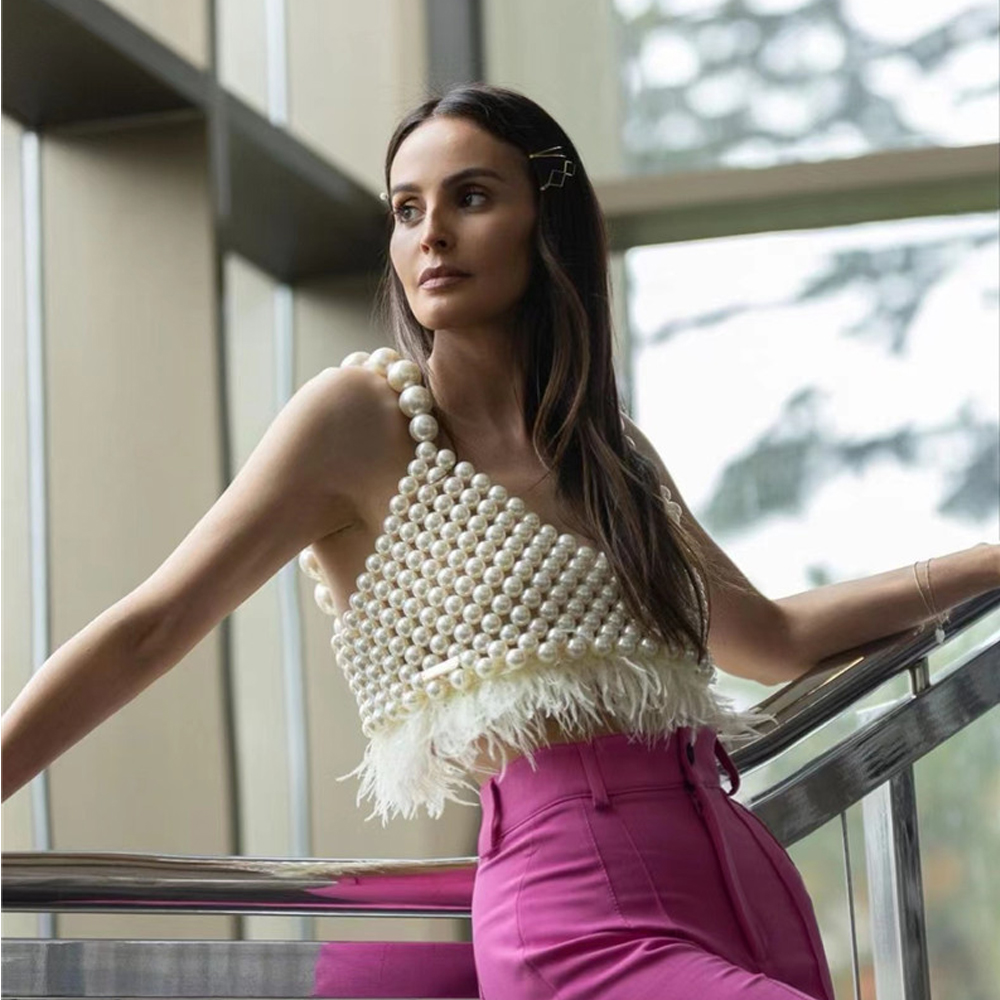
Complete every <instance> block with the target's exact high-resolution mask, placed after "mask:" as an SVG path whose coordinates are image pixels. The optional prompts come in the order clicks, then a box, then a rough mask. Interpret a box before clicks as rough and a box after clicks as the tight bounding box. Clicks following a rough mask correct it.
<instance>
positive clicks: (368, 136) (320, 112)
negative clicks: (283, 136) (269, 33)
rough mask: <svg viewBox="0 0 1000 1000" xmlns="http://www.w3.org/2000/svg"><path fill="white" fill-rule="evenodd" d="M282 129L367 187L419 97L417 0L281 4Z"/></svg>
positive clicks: (423, 48) (421, 41)
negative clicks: (284, 54) (284, 23)
mask: <svg viewBox="0 0 1000 1000" xmlns="http://www.w3.org/2000/svg"><path fill="white" fill-rule="evenodd" d="M287 34H288V63H289V102H288V107H289V125H288V127H289V131H290V132H292V133H293V134H294V135H295V136H296V137H297V138H300V139H302V140H303V141H304V142H306V143H308V144H310V145H311V146H313V147H315V148H316V149H317V150H318V151H319V152H320V153H322V155H324V156H326V157H327V158H329V159H330V160H331V161H332V162H333V163H334V164H336V166H337V167H339V168H340V169H342V170H343V171H344V172H345V173H347V174H348V175H350V176H351V177H353V178H354V179H355V180H357V181H358V182H359V183H361V184H365V185H367V186H368V187H369V188H370V189H371V190H372V191H381V190H382V188H383V186H384V185H383V182H382V160H383V157H384V155H385V147H386V145H387V143H388V140H389V136H390V134H391V133H392V129H393V126H394V125H395V123H396V120H397V119H398V118H399V117H400V116H401V115H402V114H403V112H405V111H407V110H408V109H409V108H410V107H411V105H413V104H416V103H417V102H419V101H421V100H423V98H424V96H425V94H424V90H425V81H426V79H427V56H426V53H427V41H426V28H425V24H424V5H423V3H415V2H413V0H377V2H375V0H372V2H368V3H357V4H353V3H328V2H327V0H293V2H292V3H289V4H288V28H287Z"/></svg>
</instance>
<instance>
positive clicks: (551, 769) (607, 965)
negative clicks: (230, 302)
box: [3, 85, 1000, 1000]
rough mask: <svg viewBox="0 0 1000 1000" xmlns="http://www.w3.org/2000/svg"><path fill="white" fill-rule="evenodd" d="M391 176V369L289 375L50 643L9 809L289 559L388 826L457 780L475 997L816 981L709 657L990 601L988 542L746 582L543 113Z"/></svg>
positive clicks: (992, 553) (886, 626)
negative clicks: (298, 380)
mask: <svg viewBox="0 0 1000 1000" xmlns="http://www.w3.org/2000/svg"><path fill="white" fill-rule="evenodd" d="M386 181H387V191H388V193H387V195H386V196H385V197H386V200H387V201H388V202H389V208H390V210H391V215H390V229H391V236H390V255H389V256H390V261H389V266H388V268H387V280H386V282H385V283H384V285H383V294H382V296H381V304H382V306H383V309H384V315H385V321H386V326H387V328H389V329H391V330H392V332H393V335H394V337H395V341H396V344H397V346H398V348H399V350H400V352H401V354H402V355H403V356H402V357H401V356H400V354H397V353H396V352H395V351H393V350H390V349H382V350H379V351H376V352H374V353H373V354H371V355H368V354H360V355H356V356H351V357H350V358H348V359H346V361H345V363H344V364H343V365H342V366H341V367H340V368H333V369H327V370H326V371H324V372H321V373H320V374H319V375H317V376H316V377H315V378H313V379H311V380H310V381H309V382H308V383H307V384H306V385H305V386H303V387H302V389H300V390H299V392H298V393H296V395H295V397H294V398H293V399H292V400H291V402H290V403H289V404H288V405H287V406H286V407H285V408H284V410H283V411H282V412H281V414H280V415H279V416H278V418H277V419H276V420H275V421H274V423H273V425H272V426H271V428H270V429H269V430H268V432H267V434H266V435H265V436H264V438H263V440H262V441H261V443H260V445H259V446H258V448H257V449H256V450H255V452H254V453H253V455H252V456H251V458H250V459H249V461H248V462H247V463H246V465H245V466H244V468H243V469H242V470H241V471H240V473H239V475H238V476H237V477H236V479H235V480H234V481H233V483H232V484H231V485H230V487H229V488H228V489H227V490H226V492H225V493H224V494H223V496H222V497H221V498H220V499H219V500H218V502H217V503H216V504H215V505H214V506H213V508H212V509H211V510H210V511H209V512H208V514H207V515H206V516H205V517H204V518H203V519H202V521H201V522H199V524H198V525H197V526H196V527H195V528H194V530H193V531H192V532H191V534H190V535H189V536H188V537H187V538H186V539H185V540H184V541H183V542H182V543H181V545H180V546H179V547H178V549H177V550H176V551H175V552H174V553H173V554H172V555H171V556H170V557H169V558H168V559H167V561H166V562H165V563H164V564H163V565H162V566H161V567H160V568H159V569H158V570H157V571H156V572H155V573H154V574H153V575H152V576H151V577H150V578H149V579H148V580H147V581H146V582H145V583H144V584H142V585H141V586H140V587H139V588H137V589H136V590H135V591H134V592H133V593H132V594H130V595H128V596H127V597H126V598H124V599H123V600H122V601H120V602H119V603H118V604H116V605H114V606H113V607H112V608H110V609H109V610H108V611H106V612H105V613H104V614H103V615H101V616H100V617H99V618H97V619H96V620H95V621H94V622H92V623H91V624H90V625H89V626H87V628H85V629H84V630H83V631H82V632H81V633H80V634H79V635H77V636H75V637H74V638H73V639H71V640H70V641H69V642H67V643H66V644H65V645H64V646H63V647H61V648H60V649H59V650H57V651H56V653H55V654H54V655H53V656H52V657H51V658H50V660H49V661H48V662H47V663H46V664H45V666H44V668H43V669H42V670H41V671H39V673H38V674H36V676H35V677H34V678H33V679H32V681H31V682H30V684H28V685H27V687H26V688H25V690H24V691H23V692H22V693H21V695H20V696H19V698H18V699H17V701H16V702H15V703H14V705H13V706H12V707H11V709H10V710H9V711H8V713H7V714H6V715H5V717H4V729H3V742H4V754H5V760H4V765H5V766H4V772H3V779H4V792H3V794H4V798H6V797H7V796H8V795H9V794H10V793H11V792H12V791H14V790H16V789H17V788H18V787H20V786H21V785H22V784H23V783H24V782H26V781H27V780H29V779H30V778H31V776H32V775H34V774H36V773H37V772H38V771H39V770H41V768H43V767H44V766H46V765H47V764H48V763H49V762H50V761H52V760H53V759H54V758H55V757H56V756H58V755H59V754H60V753H61V752H62V751H64V750H65V749H67V748H68V747H69V746H71V745H73V744H74V743H75V742H77V741H78V740H79V739H80V738H82V737H83V736H84V735H85V734H86V733H87V732H89V731H90V730H91V729H92V728H93V727H94V726H96V725H97V724H98V723H99V722H100V721H102V720H103V719H105V718H107V717H108V716H109V715H111V714H112V713H113V712H114V711H116V710H117V709H118V708H120V707H121V706H122V705H124V704H126V703H127V702H128V701H129V700H130V699H131V698H133V697H135V695H137V694H138V693H139V692H140V691H141V690H142V689H143V688H145V687H146V686H147V685H148V684H150V683H152V681H153V680H154V679H155V678H156V677H158V676H159V675H161V674H162V673H164V672H165V671H167V670H168V669H170V667H171V666H173V665H174V664H175V663H177V662H178V661H179V660H180V659H181V658H182V657H183V656H184V654H185V653H186V652H187V651H188V650H190V649H191V648H192V647H193V646H194V645H195V644H196V643H197V642H198V641H199V640H200V639H201V638H202V637H203V636H204V635H205V634H206V633H207V632H208V631H209V630H210V629H211V628H212V627H213V626H214V625H215V624H216V623H217V622H218V621H219V620H220V619H221V618H223V617H224V616H225V615H226V614H228V613H229V612H231V611H232V610H233V609H234V608H235V607H237V606H238V605H239V604H240V603H241V602H242V601H243V600H245V599H246V598H247V597H248V596H249V595H250V594H251V593H253V592H254V591H255V590H256V589H257V588H258V587H260V586H261V585H262V584H263V583H264V582H265V581H266V580H267V579H269V577H270V576H272V575H273V574H274V573H275V572H276V571H277V570H278V569H280V568H281V567H282V566H283V565H285V564H286V563H287V562H288V561H289V560H290V559H291V558H292V557H293V556H294V555H295V553H296V552H299V551H300V550H302V559H301V563H302V566H303V568H304V569H305V570H306V571H307V572H309V573H310V574H311V575H313V576H315V577H316V578H317V580H318V581H319V587H318V588H317V599H318V600H319V601H320V603H321V604H322V605H323V606H324V607H325V609H326V610H328V611H330V612H331V613H333V614H335V615H336V616H337V621H336V626H335V649H336V651H337V657H338V661H339V663H340V665H341V666H342V668H343V669H344V671H345V674H346V675H347V679H348V683H349V686H350V688H351V690H352V691H353V692H354V694H355V695H356V697H357V699H358V703H359V709H360V711H361V717H362V724H363V729H364V731H365V733H366V735H368V736H369V738H370V743H369V746H368V748H367V751H366V755H365V760H364V761H363V762H362V764H361V766H360V768H359V773H360V774H361V775H362V785H361V793H360V794H361V796H369V797H371V798H373V799H374V800H375V803H376V814H381V815H382V818H383V820H386V819H387V818H388V817H389V815H391V814H394V813H398V814H402V815H406V816H409V815H412V814H413V813H414V812H415V811H416V809H417V808H418V807H424V808H426V809H427V810H428V812H429V813H430V814H431V815H439V814H440V811H441V809H442V807H443V804H444V801H445V800H446V799H454V800H456V801H461V799H460V798H459V796H458V795H457V794H456V793H457V790H458V789H459V788H460V787H471V788H472V789H474V790H477V791H478V803H477V804H481V805H482V808H483V821H482V826H481V830H480V837H479V854H480V866H479V869H478V872H477V879H476V888H475V893H474V898H473V939H474V948H475V957H476V967H477V973H478V976H479V981H480V987H481V991H482V994H481V995H482V996H484V997H488V998H491V1000H497V998H504V1000H505V998H514V997H556V996H558V997H563V998H568V997H607V998H613V997H619V996H621V997H630V998H643V997H658V998H669V997H678V998H679V997H690V996H692V995H696V994H698V993H700V994H701V995H703V996H706V997H713V998H725V997H737V996H739V997H747V998H749V997H753V998H758V997H759V998H778V997H824V998H832V995H833V994H832V988H831V985H830V978H829V973H828V970H827V966H826V962H825V959H824V956H823V953H822V946H821V943H820V940H819V934H818V930H817V928H816V923H815V919H814V916H813V913H812V909H811V906H810V904H809V901H808V898H807V896H806V894H805V890H804V888H803V886H802V883H801V880H800V879H799V877H798V873H797V872H796V871H795V869H794V867H793V865H792V864H791V862H790V860H789V859H788V857H787V855H786V854H785V852H784V851H783V850H782V849H781V848H780V846H779V845H778V844H777V843H776V842H775V841H774V840H773V838H771V837H770V835H769V834H768V833H767V832H766V830H764V828H763V827H762V825H761V824H760V823H759V822H758V821H757V820H755V819H754V818H753V817H752V816H751V815H750V814H749V813H748V812H747V811H746V810H745V809H743V808H742V807H740V806H739V805H738V804H736V803H735V802H733V801H732V800H731V798H730V797H729V795H727V793H726V791H725V790H724V789H723V787H722V785H721V783H720V780H719V772H718V770H717V767H716V761H717V760H718V761H719V762H720V763H721V764H722V765H723V766H724V767H725V768H726V769H727V771H728V772H729V777H730V783H731V787H730V790H729V791H730V794H731V791H732V790H734V788H735V785H736V783H737V782H738V776H737V774H736V772H735V770H734V769H733V768H732V764H731V761H730V760H729V757H728V755H727V754H726V751H725V749H724V748H723V744H722V741H721V740H720V736H721V737H725V739H726V742H727V743H729V744H731V743H732V742H733V741H735V740H737V739H738V738H740V737H741V736H746V735H748V734H750V733H752V732H753V729H754V727H755V726H757V725H758V724H759V722H760V721H761V717H759V716H755V715H754V714H753V713H748V714H745V715H739V714H737V713H734V712H732V711H730V710H729V709H728V708H727V706H726V705H725V704H724V702H723V701H722V700H721V699H718V698H717V697H716V696H715V695H714V694H713V693H712V691H711V688H710V682H711V679H712V676H713V671H714V661H715V660H718V662H719V664H720V665H721V666H722V667H724V669H726V670H730V671H732V672H734V673H738V674H741V675H743V676H748V677H753V678H755V679H757V680H760V681H762V682H764V683H766V684H775V683H782V682H786V681H790V680H793V679H794V678H796V677H798V676H799V675H801V674H802V673H804V672H805V671H807V670H809V669H810V668H811V667H812V666H813V665H814V664H815V663H817V662H818V661H819V660H821V659H822V658H824V657H826V656H829V655H831V654H834V653H836V652H838V651H839V650H841V649H845V648H850V647H853V646H856V645H858V644H860V643H863V642H866V641H869V640H871V639H874V638H877V637H879V636H883V635H889V634H892V633H896V632H899V631H902V630H904V629H906V628H909V627H911V626H913V625H916V624H918V623H920V622H922V621H925V620H927V619H929V618H933V617H935V615H936V614H938V613H939V612H940V611H943V610H944V609H946V608H948V607H950V606H952V605H954V604H956V603H958V602H960V601H962V600H965V599H966V598H968V597H970V596H973V595H975V594H977V593H981V592H984V591H986V590H989V589H992V588H994V587H996V586H1000V551H998V548H997V546H987V545H983V546H977V547H975V548H973V549H969V550H967V551H964V552H959V553H955V554H952V555H948V556H944V557H940V558H937V559H935V560H934V561H933V566H932V567H931V565H930V564H927V563H925V564H921V565H920V566H919V567H917V568H910V567H908V568H905V569H900V570H895V571H891V572H888V573H883V574H880V575H879V576H876V577H872V578H870V579H866V580H859V581H854V582H851V583H845V584H838V585H834V586H829V587H822V588H819V589H817V590H814V591H810V592H808V593H805V594H800V595H796V596H795V597H792V598H786V599H784V600H782V601H771V600H769V599H767V598H766V597H764V596H763V595H761V594H760V593H758V592H757V591H756V590H755V589H754V588H753V587H752V586H751V585H750V583H749V582H748V581H747V580H746V578H745V577H743V576H742V574H740V573H739V571H738V570H737V569H736V567H735V566H733V564H732V563H731V562H730V561H729V560H728V559H727V558H726V556H725V555H724V554H723V553H722V552H721V551H720V550H719V549H718V548H717V547H716V546H715V545H714V543H713V542H712V541H711V539H710V538H709V537H708V536H707V535H706V534H705V533H704V531H703V530H701V529H700V527H699V526H698V525H697V522H696V521H695V520H694V519H693V517H692V516H691V513H690V511H689V510H688V509H687V507H686V506H685V504H684V502H683V500H681V498H680V497H679V496H678V495H677V491H676V488H675V486H674V483H673V482H672V480H671V479H670V476H669V474H668V472H667V470H666V468H665V467H664V465H663V462H662V460H661V459H660V457H659V456H658V455H657V454H656V452H655V450H654V449H653V447H652V446H651V444H650V443H649V441H648V440H647V439H646V438H645V436H644V435H642V434H641V432H640V431H639V430H638V428H636V427H635V425H634V424H632V423H631V421H629V420H628V419H627V418H626V417H625V416H624V415H623V414H622V413H621V410H620V408H619V402H618V397H617V391H616V384H615V379H614V372H613V369H612V361H611V347H612V331H611V322H610V315H609V307H608V303H609V287H608V271H607V244H606V239H605V234H604V229H603V224H602V218H601V213H600V210H599V206H598V203H597V201H596V198H595V196H594V192H593V189H592V187H591V185H590V183H589V181H588V179H587V175H586V172H585V171H584V169H583V166H582V164H581V163H580V160H579V157H578V154H577V152H576V150H575V148H574V147H573V144H572V143H571V142H570V140H569V138H568V137H567V136H566V134H565V132H563V130H562V129H561V128H560V127H559V126H558V124H557V123H556V122H555V121H554V120H553V119H552V118H551V117H550V116H549V115H547V114H546V113H545V112H544V111H543V110H542V109H541V108H540V107H538V106H537V105H536V104H534V103H533V102H532V101H530V100H528V99H527V98H525V97H523V96H521V95H519V94H516V93H514V92H511V91H508V90H503V89H500V88H496V87H490V86H486V85H475V86H469V87H462V88H457V89H455V90H453V91H451V92H449V93H448V94H447V95H445V96H444V97H443V98H441V99H435V100H430V101H428V102H426V103H424V104H422V105H421V106H420V107H418V108H417V109H416V110H415V111H414V112H412V113H411V114H410V115H408V116H407V117H406V118H404V120H403V121H402V122H401V123H400V125H399V127H398V128H397V130H396V132H395V134H394V136H393V138H392V140H391V142H390V146H389V150H388V155H387V159H386ZM400 411H402V413H403V415H404V416H405V418H407V419H403V417H401V415H400ZM486 470H488V472H487V471H486ZM401 476H402V478H400V477H401ZM931 569H932V570H933V573H932V576H931ZM915 570H917V571H916V572H915ZM709 608H711V614H709ZM359 797H360V796H359ZM373 815H374V814H373Z"/></svg>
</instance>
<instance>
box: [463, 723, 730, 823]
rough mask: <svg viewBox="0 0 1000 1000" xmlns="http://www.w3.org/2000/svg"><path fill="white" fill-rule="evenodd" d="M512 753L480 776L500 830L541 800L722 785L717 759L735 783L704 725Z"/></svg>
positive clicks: (484, 802)
mask: <svg viewBox="0 0 1000 1000" xmlns="http://www.w3.org/2000/svg"><path fill="white" fill-rule="evenodd" d="M532 757H533V758H534V762H535V767H532V765H531V761H530V760H529V759H528V756H527V755H524V754H522V755H521V756H519V757H517V758H515V759H512V760H510V761H509V762H508V764H507V766H506V768H505V769H504V770H503V771H502V773H500V774H497V775H493V776H490V777H488V778H487V779H486V780H484V781H483V782H482V783H481V784H480V788H479V799H480V804H481V806H482V809H483V816H484V821H485V818H486V816H490V817H491V822H492V817H496V816H502V827H503V829H504V830H508V829H510V828H512V827H514V826H517V825H519V824H520V823H521V822H523V821H524V820H526V819H528V818H530V817H531V816H533V815H535V814H537V813H538V812H539V811H541V810H543V809H545V808H546V807H548V806H549V805H551V804H553V803H555V802H557V801H564V800H569V799H574V798H579V797H586V796H593V795H594V794H595V789H600V793H599V794H600V795H601V796H602V797H603V796H605V795H606V796H614V795H616V794H622V793H626V792H632V791H639V790H642V789H654V788H655V789H670V788H677V789H678V790H679V791H682V790H684V789H685V788H687V789H688V790H690V789H691V788H692V787H693V786H695V785H700V786H705V787H707V788H716V789H721V788H722V781H721V778H720V772H719V765H720V764H723V766H725V767H726V770H727V771H729V774H730V782H731V783H732V785H733V786H734V789H735V787H736V786H737V785H738V780H739V779H738V775H737V774H736V773H735V768H733V767H732V763H731V761H729V760H728V758H727V755H726V753H725V750H724V749H723V747H722V744H721V742H720V741H719V738H718V734H717V733H716V731H715V730H714V729H713V728H711V727H710V726H702V727H699V728H697V729H693V728H690V727H687V726H682V727H679V728H677V729H676V730H674V731H672V732H670V733H669V734H668V735H664V734H661V735H659V736H653V735H650V734H646V733H633V732H609V733H604V734H602V735H593V736H589V737H585V738H583V739H581V738H579V737H578V738H576V739H574V740H571V741H567V742H562V743H555V742H554V743H552V744H551V745H550V746H544V747H542V748H540V749H538V750H535V751H533V753H532Z"/></svg>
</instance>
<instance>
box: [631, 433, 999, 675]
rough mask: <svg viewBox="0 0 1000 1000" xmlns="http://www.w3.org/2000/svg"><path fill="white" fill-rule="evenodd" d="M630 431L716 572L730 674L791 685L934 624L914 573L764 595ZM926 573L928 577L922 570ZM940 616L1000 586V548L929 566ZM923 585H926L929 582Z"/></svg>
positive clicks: (713, 643) (717, 630)
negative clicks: (840, 659)
mask: <svg viewBox="0 0 1000 1000" xmlns="http://www.w3.org/2000/svg"><path fill="white" fill-rule="evenodd" d="M625 424H626V428H627V432H628V434H629V436H630V437H632V439H633V440H634V441H635V443H636V446H637V447H638V449H639V450H640V452H642V453H643V454H644V455H645V456H646V457H647V458H649V459H650V461H652V462H653V463H654V465H655V466H656V468H657V470H658V471H659V474H660V481H661V482H662V483H664V484H665V485H666V486H667V488H668V489H669V490H670V493H671V496H672V499H674V500H675V501H677V503H679V504H680V506H681V511H682V516H683V518H684V520H685V523H686V524H687V525H688V527H689V528H690V529H691V530H692V531H693V532H694V535H695V537H696V538H697V540H698V542H699V544H700V545H701V547H702V551H703V552H704V554H705V558H706V560H707V562H708V565H709V569H710V571H711V572H710V580H709V584H708V590H709V599H710V601H711V606H712V615H711V621H710V623H709V635H708V645H709V649H710V650H711V653H712V657H713V659H714V660H715V661H716V663H718V665H719V667H721V668H722V669H723V670H725V671H726V672H727V673H732V674H736V675H737V676H740V677H748V678H750V679H751V680H755V681H757V682H759V683H761V684H785V683H788V682H789V681H793V680H795V679H796V678H798V677H800V676H801V675H802V674H804V673H807V672H808V671H809V670H811V669H812V668H813V667H814V666H816V664H817V663H819V662H820V661H821V660H823V659H825V658H826V657H828V656H833V655H834V654H836V653H840V652H843V651H844V650H847V649H853V648H854V647H855V646H860V645H863V644H864V643H866V642H870V641H872V640H873V639H880V638H883V637H885V636H889V635H894V634H896V633H897V632H903V631H905V630H906V629H908V628H913V627H916V626H917V625H919V624H921V623H922V622H925V621H927V620H929V619H930V618H931V617H932V615H931V613H930V612H929V611H928V608H927V605H926V604H925V603H924V598H922V597H921V594H920V590H919V589H918V588H917V582H916V579H915V577H914V572H913V567H912V566H904V567H902V568H900V569H894V570H889V571H888V572H885V573H878V574H876V575H874V576H869V577H864V578H863V579H860V580H850V581H847V582H844V583H834V584H828V585H826V586H823V587H816V588H815V589H813V590H807V591H805V592H803V593H801V594H794V595H792V596H790V597H783V598H780V599H778V600H771V599H769V598H767V597H765V596H764V595H763V594H761V593H760V591H758V590H757V589H756V588H755V587H754V586H753V584H751V583H750V581H749V580H748V579H747V578H746V577H745V576H744V575H743V573H741V572H740V570H739V569H738V568H737V567H736V566H735V565H734V563H733V562H732V560H730V559H729V557H728V556H727V555H726V554H725V553H724V552H723V551H722V549H720V548H719V546H718V545H716V543H715V542H714V541H713V540H712V538H711V536H710V535H709V534H708V533H707V532H706V531H705V529H704V528H703V527H702V526H701V525H700V524H699V523H698V521H697V520H696V519H695V517H694V516H693V515H692V513H691V511H690V509H689V508H688V506H687V504H686V503H685V502H684V500H683V498H682V497H681V495H680V493H679V491H678V490H677V487H676V485H675V483H674V481H673V479H672V478H671V476H670V474H669V473H668V472H667V469H666V466H665V465H664V463H663V460H662V459H661V458H660V456H659V454H657V452H656V449H655V448H654V447H653V445H652V444H651V442H650V441H649V439H648V438H647V437H646V436H645V435H644V434H643V433H642V431H640V430H639V428H638V427H636V425H635V424H634V423H633V422H632V421H631V420H629V419H628V418H626V420H625ZM921 572H922V571H921ZM930 575H931V585H932V589H933V598H934V603H935V604H936V607H937V609H938V610H939V611H944V610H945V609H947V608H949V607H953V606H954V605H956V604H960V603H961V602H962V601H964V600H967V599H968V598H970V597H975V596H976V595H977V594H982V593H985V592H986V591H989V590H993V589H995V588H997V587H1000V546H998V545H992V544H986V543H981V544H980V545H976V546H973V547H972V548H971V549H965V550H964V551H962V552H954V553H951V554H950V555H945V556H938V557H936V558H934V559H933V560H932V562H931V565H930ZM921 582H922V583H925V579H924V577H923V575H921Z"/></svg>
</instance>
